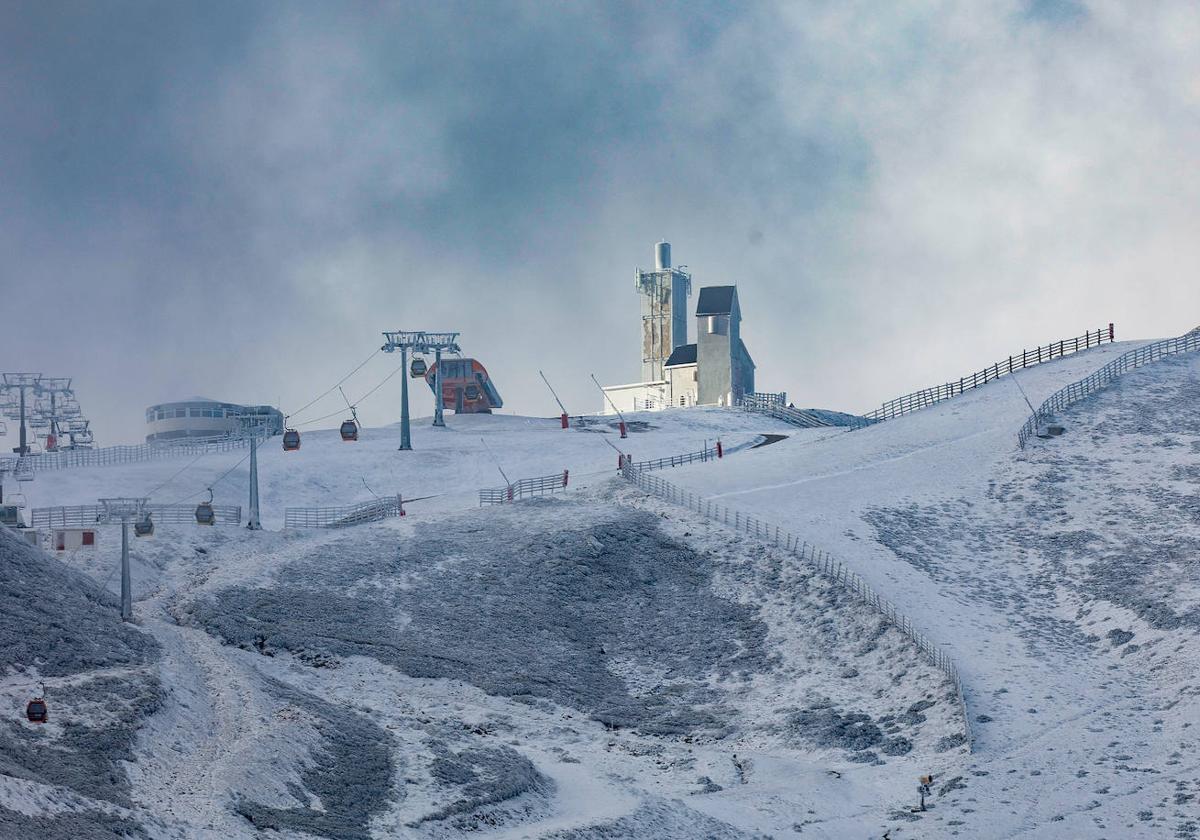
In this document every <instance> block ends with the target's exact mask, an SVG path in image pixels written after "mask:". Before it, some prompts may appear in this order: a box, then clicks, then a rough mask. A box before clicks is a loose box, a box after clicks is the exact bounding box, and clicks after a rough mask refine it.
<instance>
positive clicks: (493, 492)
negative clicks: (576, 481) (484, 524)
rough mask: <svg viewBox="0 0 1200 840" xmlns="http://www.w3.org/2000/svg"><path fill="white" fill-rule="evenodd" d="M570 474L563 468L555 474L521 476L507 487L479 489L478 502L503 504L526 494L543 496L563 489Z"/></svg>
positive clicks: (522, 497)
mask: <svg viewBox="0 0 1200 840" xmlns="http://www.w3.org/2000/svg"><path fill="white" fill-rule="evenodd" d="M569 476H570V471H569V470H563V471H562V472H560V473H557V474H555V475H543V476H539V477H538V478H522V479H521V480H520V481H518V482H516V483H515V484H509V485H508V486H507V487H492V488H487V489H483V490H480V491H479V504H480V506H481V507H482V506H483V505H504V504H508V503H509V502H515V501H517V500H519V499H524V498H526V497H528V496H544V495H546V494H547V493H554V492H556V491H558V490H564V489H566V486H567V481H568V478H569Z"/></svg>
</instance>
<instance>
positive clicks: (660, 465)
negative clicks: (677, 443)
mask: <svg viewBox="0 0 1200 840" xmlns="http://www.w3.org/2000/svg"><path fill="white" fill-rule="evenodd" d="M723 454H724V453H723V452H722V450H721V444H720V443H718V444H717V445H716V446H710V447H709V448H707V449H701V450H700V451H698V452H688V453H687V454H685V455H668V456H667V457H666V458H654V459H653V460H650V461H636V462H635V463H634V465H633V468H634V469H636V470H662V469H667V468H668V467H682V466H683V465H684V464H691V463H694V462H696V461H715V460H717V459H718V458H720V457H722V456H723Z"/></svg>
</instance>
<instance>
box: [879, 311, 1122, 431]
mask: <svg viewBox="0 0 1200 840" xmlns="http://www.w3.org/2000/svg"><path fill="white" fill-rule="evenodd" d="M1114 340H1115V331H1114V329H1113V325H1112V324H1109V325H1108V327H1107V328H1102V329H1098V330H1094V331H1092V332H1086V333H1084V334H1083V335H1079V336H1075V337H1074V338H1067V339H1063V340H1061V341H1052V342H1050V343H1049V344H1044V345H1042V346H1041V347H1035V348H1034V349H1032V350H1022V351H1021V353H1020V354H1019V355H1016V354H1014V355H1012V356H1009V357H1008V358H1007V359H1006V360H1002V361H999V362H996V363H995V364H993V365H990V366H989V367H985V368H984V369H983V370H981V371H976V372H975V373H972V374H971V375H970V376H964V377H963V378H962V379H959V380H958V381H956V382H947V383H946V384H944V385H937V386H935V387H932V388H924V389H922V390H920V391H913V392H912V393H911V394H905V395H904V396H902V397H897V398H896V399H894V400H888V401H887V402H885V403H884V404H883V405H882V406H880V407H879V408H877V409H875V410H874V411H870V412H867V413H866V414H864V415H863V417H864V418H865V419H866V421H867V423H864V424H862V425H868V424H869V423H878V422H880V421H883V420H890V419H892V418H893V417H899V416H901V415H902V414H908V413H910V412H913V411H917V410H919V409H922V408H928V407H929V406H931V405H936V404H937V403H940V402H942V401H944V400H948V399H950V398H951V397H957V396H958V395H959V394H962V393H964V392H966V391H970V390H971V389H973V388H978V387H980V386H982V385H986V384H987V383H989V382H993V381H995V380H997V379H999V378H1000V377H1001V376H1005V375H1006V374H1010V373H1012V372H1013V371H1017V370H1021V369H1022V368H1027V367H1032V366H1034V365H1040V364H1042V363H1043V362H1049V361H1051V360H1052V359H1060V358H1062V357H1063V356H1069V355H1071V354H1072V353H1078V352H1079V351H1080V350H1087V349H1089V348H1091V347H1097V346H1099V345H1100V344H1103V343H1104V342H1106V341H1107V342H1112V341H1114Z"/></svg>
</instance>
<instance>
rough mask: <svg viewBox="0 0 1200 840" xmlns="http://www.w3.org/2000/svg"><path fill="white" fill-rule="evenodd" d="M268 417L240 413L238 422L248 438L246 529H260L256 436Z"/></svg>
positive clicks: (261, 430)
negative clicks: (248, 478) (248, 473)
mask: <svg viewBox="0 0 1200 840" xmlns="http://www.w3.org/2000/svg"><path fill="white" fill-rule="evenodd" d="M267 419H268V418H266V417H264V416H262V415H260V414H240V415H238V424H239V428H240V429H241V433H242V437H244V438H249V439H250V505H249V512H248V513H247V515H246V529H247V530H249V531H261V530H262V523H261V522H260V521H259V518H258V437H259V435H260V434H262V432H263V429H264V428H265V426H266V421H267Z"/></svg>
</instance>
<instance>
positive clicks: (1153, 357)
mask: <svg viewBox="0 0 1200 840" xmlns="http://www.w3.org/2000/svg"><path fill="white" fill-rule="evenodd" d="M1195 350H1200V331H1197V330H1192V331H1191V332H1189V333H1185V334H1184V335H1181V336H1179V337H1178V338H1167V339H1164V340H1162V341H1156V342H1154V343H1153V344H1144V345H1142V346H1141V347H1138V348H1135V349H1133V350H1130V351H1129V352H1128V353H1122V354H1121V355H1120V356H1117V358H1115V359H1113V360H1112V361H1111V362H1109V363H1108V364H1106V365H1105V366H1104V367H1102V368H1100V369H1099V370H1097V371H1096V372H1095V373H1093V374H1092V375H1091V376H1087V377H1085V378H1083V379H1080V380H1079V381H1077V382H1072V383H1071V384H1070V385H1067V386H1066V387H1065V388H1060V389H1059V390H1057V391H1055V392H1054V393H1053V394H1051V395H1050V397H1049V398H1048V399H1047V400H1046V401H1045V402H1044V403H1042V404H1041V405H1040V406H1038V409H1037V411H1035V412H1034V413H1033V414H1031V415H1030V416H1029V419H1028V420H1026V421H1025V425H1023V426H1022V427H1021V430H1020V431H1019V432H1017V446H1019V447H1020V448H1021V449H1024V448H1025V444H1026V443H1027V442H1028V441H1029V438H1031V437H1032V436H1033V435H1035V434H1037V432H1038V429H1039V428H1040V426H1041V424H1042V423H1043V422H1044V421H1046V420H1049V419H1051V418H1052V417H1053V416H1054V412H1056V411H1059V410H1061V409H1064V408H1066V407H1067V406H1069V405H1071V404H1073V403H1077V402H1079V401H1080V400H1082V399H1084V398H1085V397H1089V396H1091V395H1092V394H1094V393H1096V392H1097V391H1099V390H1100V389H1101V388H1104V387H1106V386H1107V385H1108V383H1110V382H1112V381H1113V380H1114V379H1116V378H1117V377H1118V376H1120V375H1121V374H1123V373H1125V372H1126V371H1130V370H1133V369H1134V368H1139V367H1142V366H1143V365H1148V364H1150V363H1151V362H1155V361H1158V360H1159V359H1162V358H1165V357H1166V356H1174V355H1176V354H1179V353H1190V352H1192V351H1195Z"/></svg>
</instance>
